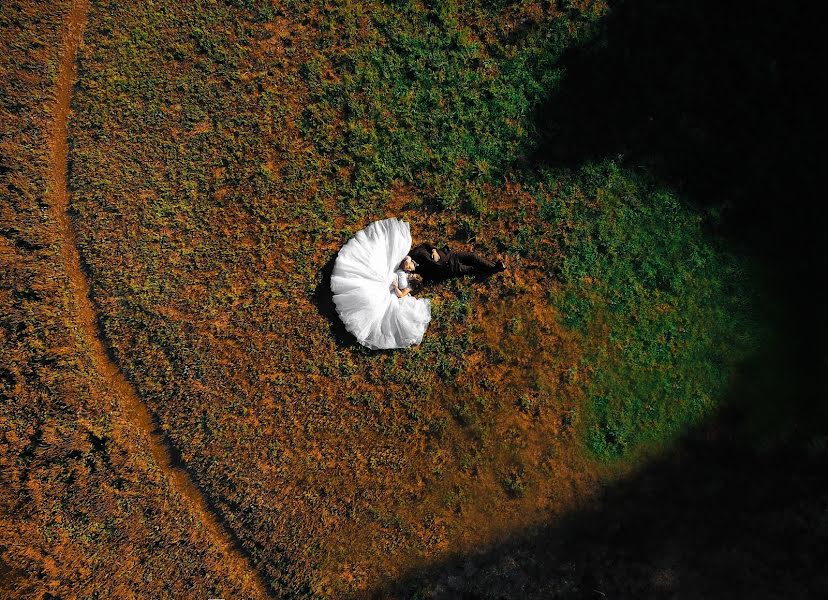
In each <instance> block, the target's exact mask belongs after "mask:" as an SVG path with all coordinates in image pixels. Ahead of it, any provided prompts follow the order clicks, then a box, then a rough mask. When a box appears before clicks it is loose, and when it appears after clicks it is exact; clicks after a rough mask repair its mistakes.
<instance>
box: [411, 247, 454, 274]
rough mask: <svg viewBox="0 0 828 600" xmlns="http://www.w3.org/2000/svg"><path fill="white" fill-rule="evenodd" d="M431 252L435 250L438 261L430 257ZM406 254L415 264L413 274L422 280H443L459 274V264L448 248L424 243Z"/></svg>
mask: <svg viewBox="0 0 828 600" xmlns="http://www.w3.org/2000/svg"><path fill="white" fill-rule="evenodd" d="M432 250H437V254H438V255H439V257H440V259H439V260H436V261H435V260H434V259H433V258H432V257H431V251H432ZM408 254H409V256H411V258H413V259H414V262H415V263H417V268H416V269H415V270H414V272H415V273H419V274H420V275H422V276H423V279H445V278H446V277H451V276H453V275H459V274H461V270H460V262H459V261H458V260H457V257H456V256H454V252H452V251H451V250H450V249H449V247H448V246H443V247H442V248H438V247H437V246H435V245H434V244H431V243H429V242H424V243H422V244H419V245H417V246H414V248H412V249H411V252H409V253H408Z"/></svg>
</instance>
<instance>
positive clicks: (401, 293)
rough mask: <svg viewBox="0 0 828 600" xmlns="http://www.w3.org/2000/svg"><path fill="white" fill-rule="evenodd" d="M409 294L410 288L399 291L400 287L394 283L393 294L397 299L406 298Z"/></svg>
mask: <svg viewBox="0 0 828 600" xmlns="http://www.w3.org/2000/svg"><path fill="white" fill-rule="evenodd" d="M410 293H411V288H405V289H404V290H401V289H400V286H399V285H397V282H396V281H394V294H395V295H396V296H397V298H404V297H405V296H408V294H410Z"/></svg>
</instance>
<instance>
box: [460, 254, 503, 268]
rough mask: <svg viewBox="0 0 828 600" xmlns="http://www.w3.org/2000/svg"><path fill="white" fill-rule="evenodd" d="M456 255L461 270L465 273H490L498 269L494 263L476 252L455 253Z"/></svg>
mask: <svg viewBox="0 0 828 600" xmlns="http://www.w3.org/2000/svg"><path fill="white" fill-rule="evenodd" d="M454 255H455V256H456V257H457V260H458V261H459V262H460V265H461V267H460V269H461V271H462V272H463V273H471V272H473V271H481V272H484V273H488V272H490V271H494V270H495V269H496V268H497V265H496V264H495V263H494V262H492V261H490V260H489V259H487V258H483V257H482V256H479V255H477V254H475V253H474V252H455V253H454Z"/></svg>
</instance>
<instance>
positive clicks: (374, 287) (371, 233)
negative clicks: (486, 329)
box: [331, 218, 431, 350]
mask: <svg viewBox="0 0 828 600" xmlns="http://www.w3.org/2000/svg"><path fill="white" fill-rule="evenodd" d="M410 248H411V228H410V227H409V225H408V223H406V222H405V221H403V220H401V219H396V218H394V219H385V220H382V221H375V222H373V223H371V224H370V225H368V226H367V227H366V228H365V229H363V230H361V231H359V232H358V233H357V234H356V235H355V236H354V237H353V238H351V239H350V240H348V242H347V243H346V244H345V245H344V246H343V247H342V249H341V250H340V251H339V254H338V256H337V257H336V262H335V263H334V268H333V274H332V275H331V290H332V291H333V301H334V304H335V305H336V312H337V313H339V318H340V319H342V322H343V323H344V324H345V328H346V329H347V330H348V331H350V332H351V333H352V334H353V335H354V337H356V339H357V341H359V343H360V344H362V345H363V346H367V347H368V348H371V349H373V350H380V349H388V348H405V347H407V346H413V345H415V344H419V343H420V342H421V341H422V339H423V335H424V334H425V330H426V328H427V327H428V323H429V321H431V301H430V300H428V299H426V298H415V297H414V296H412V295H411V293H410V291H411V289H410V286H409V284H408V277H407V274H406V272H405V270H404V269H403V266H402V262H403V259H406V261H408V260H411V259H410V257H408V256H407V254H408V251H409V249H410ZM409 269H410V267H409Z"/></svg>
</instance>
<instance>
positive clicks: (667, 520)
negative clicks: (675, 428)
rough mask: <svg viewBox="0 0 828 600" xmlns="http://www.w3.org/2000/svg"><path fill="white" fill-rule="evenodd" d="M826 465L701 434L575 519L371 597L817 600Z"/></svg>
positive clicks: (825, 543) (827, 579)
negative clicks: (763, 452) (772, 599)
mask: <svg viewBox="0 0 828 600" xmlns="http://www.w3.org/2000/svg"><path fill="white" fill-rule="evenodd" d="M717 429H718V431H717ZM711 437H713V438H715V439H711ZM826 466H828V464H827V463H826V461H825V460H824V459H819V458H816V457H808V456H802V455H799V454H797V453H785V452H781V453H780V452H774V453H771V454H762V453H757V452H755V451H752V450H748V449H747V448H746V447H745V446H744V445H743V444H741V443H740V442H739V441H738V440H732V439H727V433H726V431H723V430H722V429H721V428H719V427H710V428H705V429H700V430H697V431H696V432H694V433H693V434H692V435H690V436H688V437H687V438H686V439H685V440H683V441H682V442H681V443H680V444H679V446H678V448H677V449H676V450H675V451H674V452H672V453H671V454H670V455H669V456H665V457H662V458H660V459H659V460H658V461H656V462H653V463H650V464H648V465H647V466H646V467H644V468H643V469H642V470H641V471H640V472H639V473H637V474H636V475H635V476H633V477H632V478H630V479H628V480H625V481H621V482H618V483H616V484H613V485H611V486H608V487H607V488H605V489H604V491H603V492H602V493H601V494H600V495H599V496H598V497H597V498H595V499H593V500H591V501H590V502H589V503H588V504H587V505H586V506H584V507H583V508H581V509H579V510H578V511H577V512H574V513H570V514H568V515H567V516H565V517H564V518H562V519H561V520H559V521H556V522H554V523H549V524H545V525H541V526H539V527H537V528H535V529H531V530H526V531H521V532H518V533H515V534H513V535H512V536H510V538H509V539H508V540H506V541H503V542H501V543H499V544H496V545H494V546H493V547H489V548H485V549H481V551H480V552H478V553H471V554H465V555H459V556H455V557H452V558H450V559H448V560H445V561H442V562H440V563H438V564H433V565H428V566H425V567H423V568H420V569H417V570H415V571H413V572H410V573H407V574H406V575H405V576H404V577H402V578H401V579H399V580H397V581H394V582H392V583H390V584H388V586H387V587H384V588H382V589H379V590H374V592H373V593H372V594H371V597H376V598H395V599H396V598H399V599H402V598H406V599H408V598H423V599H424V598H434V599H437V598H464V599H469V600H471V599H479V600H483V599H487V600H496V599H505V598H509V599H551V598H594V599H596V600H597V599H601V598H639V599H643V598H687V599H697V598H707V599H714V598H716V599H717V598H721V599H732V598H779V599H783V598H815V597H819V596H821V595H822V594H824V592H825V590H826V589H828V571H826V570H825V569H824V568H823V566H824V564H825V560H826V559H828V552H827V549H828V519H826V516H825V515H826V510H828V479H827V478H825V477H824V476H823V473H824V472H825V468H826ZM501 501H502V503H503V510H504V511H508V510H509V500H508V499H505V498H504V499H503V500H501Z"/></svg>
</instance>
